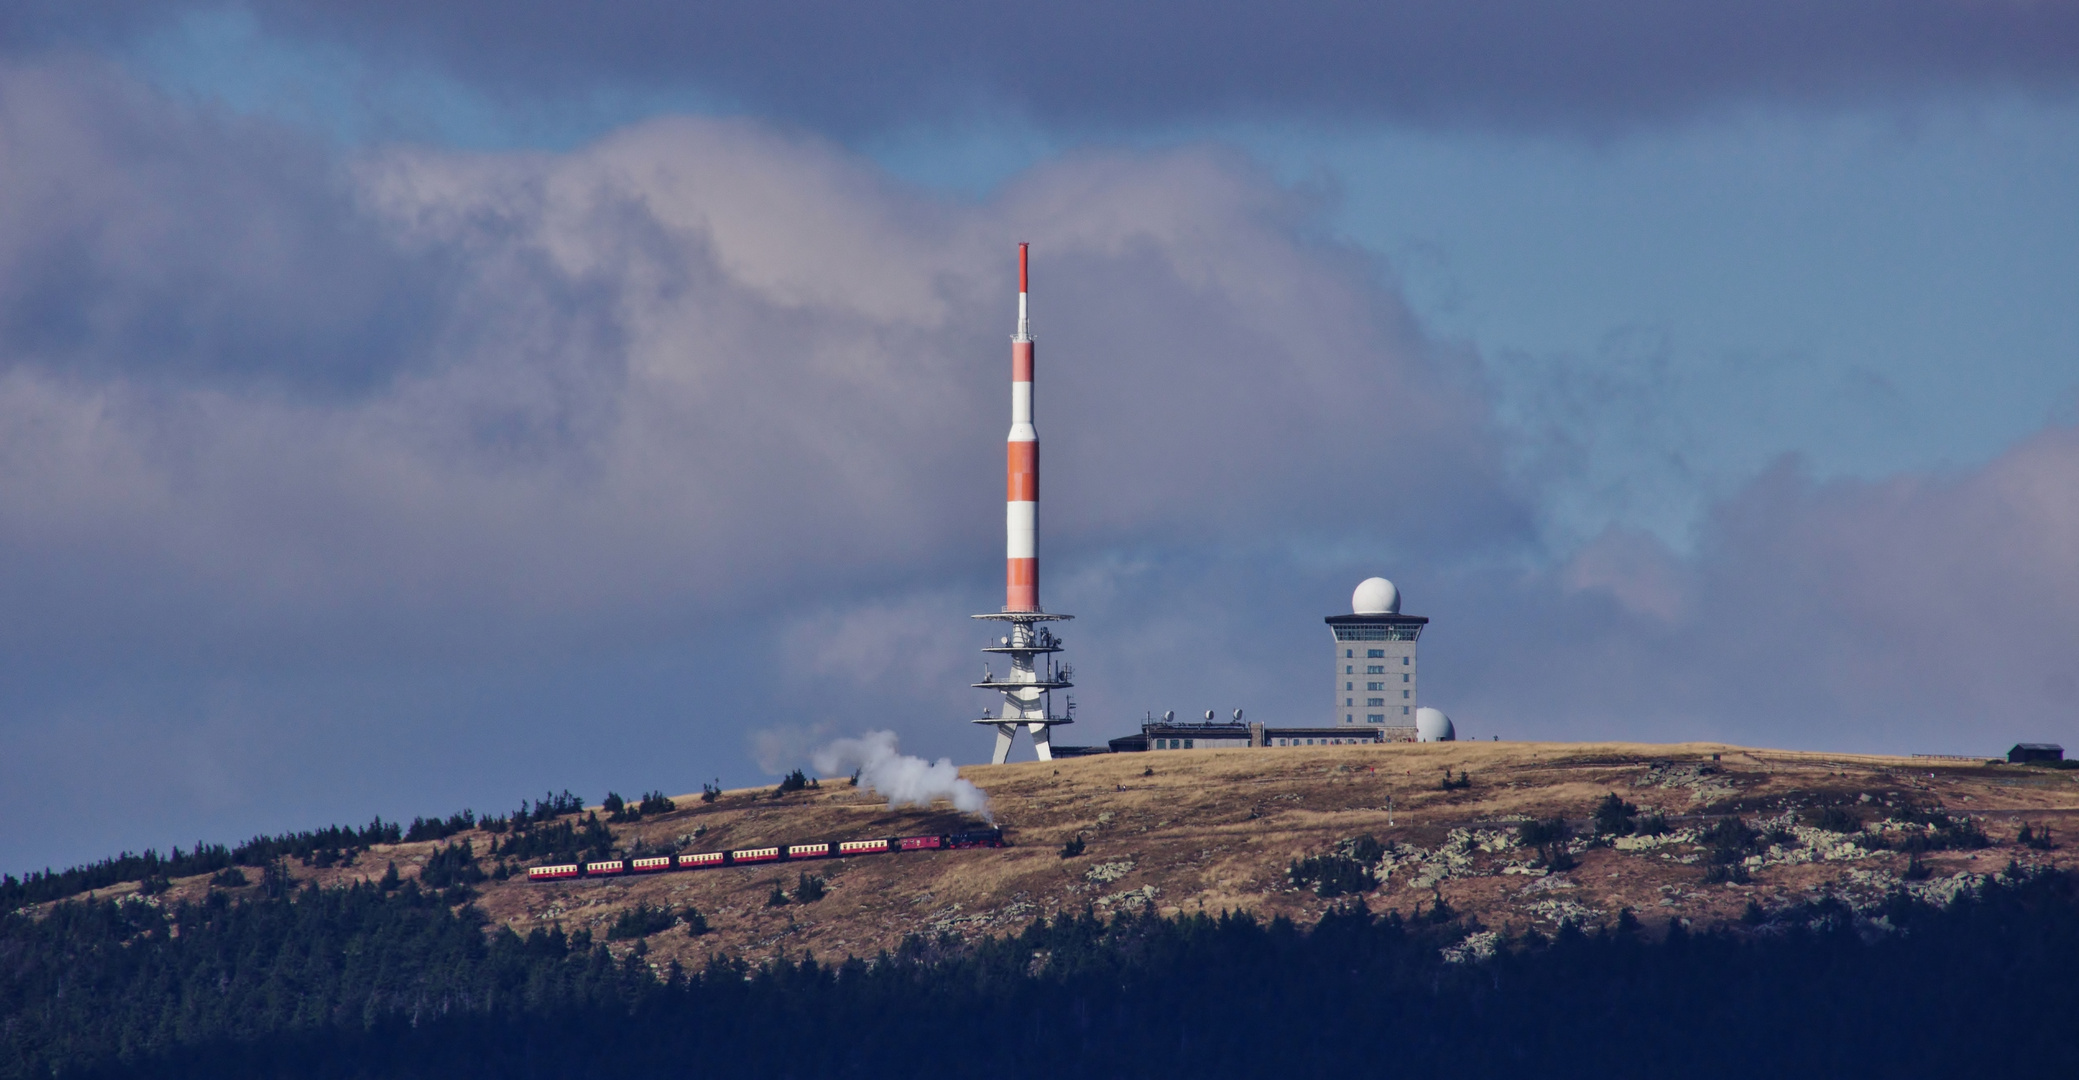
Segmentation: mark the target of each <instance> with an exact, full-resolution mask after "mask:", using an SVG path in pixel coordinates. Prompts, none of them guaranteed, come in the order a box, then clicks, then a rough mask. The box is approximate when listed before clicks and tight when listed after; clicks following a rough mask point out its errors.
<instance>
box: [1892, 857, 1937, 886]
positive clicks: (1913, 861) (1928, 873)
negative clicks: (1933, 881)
mask: <svg viewBox="0 0 2079 1080" xmlns="http://www.w3.org/2000/svg"><path fill="white" fill-rule="evenodd" d="M1934 873H1935V872H1934V871H1933V870H1930V869H1928V867H1927V864H1926V863H1924V862H1921V861H1920V856H1918V855H1915V856H1913V857H1912V858H1910V859H1908V860H1906V872H1905V873H1904V874H1901V875H1900V876H1901V877H1903V878H1905V879H1906V880H1907V881H1926V880H1927V879H1928V878H1930V877H1933V876H1934Z"/></svg>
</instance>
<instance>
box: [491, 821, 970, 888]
mask: <svg viewBox="0 0 2079 1080" xmlns="http://www.w3.org/2000/svg"><path fill="white" fill-rule="evenodd" d="M1003 846H1004V840H1003V830H1002V829H1001V828H991V829H979V830H976V831H973V832H957V833H940V834H938V835H936V836H890V837H885V838H882V839H877V840H844V841H840V842H838V843H835V844H830V843H823V844H783V845H779V846H775V847H757V848H738V849H736V850H733V851H700V852H694V853H691V854H686V855H652V856H648V857H645V858H640V859H606V860H603V861H600V862H586V863H560V864H558V865H555V866H530V867H528V868H527V880H528V881H555V880H558V879H561V878H575V877H612V876H613V875H615V874H657V873H664V872H667V871H673V870H707V869H711V868H714V867H718V866H749V865H752V864H754V863H768V862H800V861H803V860H809V859H832V858H849V857H851V856H853V855H888V854H899V853H901V852H905V851H944V850H948V849H951V848H977V847H1003Z"/></svg>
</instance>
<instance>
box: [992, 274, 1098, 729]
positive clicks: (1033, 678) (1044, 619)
mask: <svg viewBox="0 0 2079 1080" xmlns="http://www.w3.org/2000/svg"><path fill="white" fill-rule="evenodd" d="M1028 286H1029V278H1028V276H1027V273H1026V245H1024V244H1019V245H1018V332H1017V334H1016V335H1014V336H1013V337H1012V338H1011V433H1010V437H1009V439H1007V440H1006V444H1005V445H1006V457H1005V493H1004V503H1005V505H1004V534H1005V536H1004V598H1003V610H1002V611H992V612H989V613H987V614H984V615H976V616H974V618H977V619H986V620H990V621H993V622H1000V623H1003V624H1005V626H1004V628H1005V629H1006V630H1008V631H1009V633H1007V634H1003V635H1000V636H999V637H998V638H997V639H996V644H994V645H991V646H989V647H987V648H985V649H983V650H982V651H983V652H984V653H993V654H996V655H999V656H1002V657H1005V658H1008V659H1009V661H1010V670H1009V671H1008V672H1005V673H1004V674H1002V675H998V674H996V673H995V671H994V670H993V668H991V667H985V668H983V671H982V681H981V682H978V683H975V684H973V685H974V686H975V687H977V688H978V689H983V690H994V691H997V692H998V693H1001V694H1002V695H1003V708H1002V711H1001V712H999V713H997V714H996V715H994V716H992V715H990V714H989V712H988V710H986V709H985V710H983V712H982V718H981V719H979V720H976V721H975V723H977V724H984V725H987V726H989V727H993V728H995V729H996V751H995V753H994V754H993V755H991V757H990V761H991V762H993V763H995V764H998V765H1001V764H1003V763H1004V762H1005V761H1007V760H1009V758H1010V755H1011V740H1012V739H1013V738H1015V737H1016V736H1017V734H1018V729H1019V728H1020V727H1024V728H1025V729H1026V730H1027V731H1029V732H1031V733H1032V743H1033V748H1034V749H1035V750H1037V751H1038V752H1039V759H1040V760H1041V761H1052V760H1053V759H1054V753H1053V738H1052V732H1053V729H1054V728H1055V727H1056V726H1058V725H1061V724H1072V723H1074V722H1075V719H1074V714H1075V701H1074V700H1073V699H1070V700H1068V701H1066V702H1065V703H1064V704H1065V707H1064V709H1063V710H1062V711H1061V712H1059V713H1057V712H1055V710H1054V691H1056V690H1066V689H1068V688H1069V687H1071V686H1073V685H1075V684H1074V683H1071V682H1069V677H1070V676H1071V675H1073V674H1074V669H1073V668H1071V667H1069V666H1068V665H1066V664H1059V663H1056V661H1055V655H1056V654H1057V653H1059V652H1060V651H1061V648H1062V646H1061V639H1060V638H1059V637H1057V636H1055V634H1054V632H1053V631H1052V630H1049V629H1048V628H1047V627H1046V626H1045V625H1043V624H1045V623H1050V622H1065V621H1067V620H1069V619H1072V618H1074V616H1072V615H1054V614H1049V613H1048V612H1046V611H1043V610H1041V608H1040V600H1039V432H1038V431H1037V430H1036V429H1035V428H1034V427H1033V426H1032V373H1033V347H1032V346H1033V341H1032V320H1031V309H1030V305H1029V303H1028V291H1029V290H1028Z"/></svg>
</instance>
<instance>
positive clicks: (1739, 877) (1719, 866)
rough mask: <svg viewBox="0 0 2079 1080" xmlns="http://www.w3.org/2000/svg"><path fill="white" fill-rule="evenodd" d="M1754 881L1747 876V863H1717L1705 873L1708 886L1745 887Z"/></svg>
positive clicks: (1705, 881) (1705, 882)
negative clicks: (1729, 885) (1730, 885)
mask: <svg viewBox="0 0 2079 1080" xmlns="http://www.w3.org/2000/svg"><path fill="white" fill-rule="evenodd" d="M1751 880H1753V879H1752V878H1750V877H1748V875H1747V864H1746V863H1716V864H1713V865H1712V866H1711V867H1710V868H1709V869H1707V870H1705V871H1704V884H1706V885H1724V884H1728V883H1730V884H1733V885H1745V884H1747V882H1749V881H1751Z"/></svg>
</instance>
